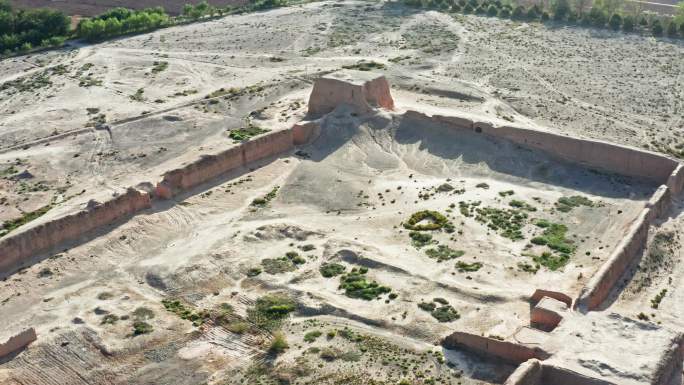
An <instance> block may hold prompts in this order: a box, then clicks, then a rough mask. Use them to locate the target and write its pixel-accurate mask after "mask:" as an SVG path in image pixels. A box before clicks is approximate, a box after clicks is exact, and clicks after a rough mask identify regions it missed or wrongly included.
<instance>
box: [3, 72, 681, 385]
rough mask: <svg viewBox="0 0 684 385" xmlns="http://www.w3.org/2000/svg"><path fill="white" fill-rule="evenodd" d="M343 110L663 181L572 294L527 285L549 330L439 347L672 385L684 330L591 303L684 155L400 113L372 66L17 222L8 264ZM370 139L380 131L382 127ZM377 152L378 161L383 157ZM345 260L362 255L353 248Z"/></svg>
mask: <svg viewBox="0 0 684 385" xmlns="http://www.w3.org/2000/svg"><path fill="white" fill-rule="evenodd" d="M347 110H352V111H353V113H351V114H349V116H352V117H354V116H358V115H369V116H370V115H373V114H377V115H378V117H379V118H378V120H382V122H386V121H391V120H392V118H396V119H397V120H400V119H407V120H409V121H410V120H414V121H420V122H423V123H425V124H428V125H431V124H434V125H440V127H446V128H447V129H449V130H452V131H453V132H452V134H454V135H463V136H466V135H468V137H469V138H472V137H476V138H477V137H485V138H491V139H493V140H496V141H499V142H505V143H506V145H507V146H519V147H520V148H524V149H526V150H533V151H536V152H539V153H542V154H543V156H544V157H548V158H549V159H553V160H554V161H558V162H562V164H563V165H567V164H569V165H571V166H572V167H581V168H585V169H588V170H594V171H597V172H605V173H611V174H617V175H621V176H625V177H629V178H636V179H639V180H642V179H643V180H647V181H648V183H652V184H655V185H657V186H658V187H657V189H656V191H655V193H654V194H653V195H652V197H651V198H650V199H649V200H648V201H647V202H646V203H645V204H644V205H643V208H642V207H641V206H640V211H639V213H638V215H636V216H635V217H634V218H630V219H629V220H628V222H627V227H626V228H625V229H624V231H623V236H622V240H621V241H620V242H618V243H617V245H616V246H615V247H614V249H612V251H611V252H610V256H609V257H608V258H607V259H606V260H605V261H604V262H603V264H602V265H601V266H600V268H598V270H597V272H596V273H595V274H594V275H593V276H592V277H591V278H590V280H589V281H588V283H587V284H586V285H585V286H584V287H583V288H582V289H581V290H580V291H579V294H578V295H577V296H576V298H574V299H573V298H572V297H571V296H570V295H568V294H565V293H562V292H556V291H552V290H554V289H556V288H555V287H538V288H537V289H538V290H537V291H536V292H535V293H534V294H532V293H530V303H531V304H532V309H531V317H530V320H531V322H532V323H533V324H534V323H536V324H538V325H541V326H543V329H544V331H541V330H536V329H534V328H530V327H529V326H528V325H520V329H518V331H517V332H516V333H514V334H512V335H507V336H504V337H493V336H482V335H477V334H473V333H469V332H465V331H460V330H454V331H453V333H451V334H449V335H447V336H445V337H444V339H443V341H442V345H443V346H444V347H445V348H447V349H465V350H471V351H474V352H476V353H478V354H482V355H486V356H492V357H496V358H499V359H503V360H505V361H508V362H513V363H515V364H520V367H519V368H518V370H516V371H515V372H514V373H513V375H512V376H511V377H510V378H509V380H508V381H507V382H506V384H511V385H512V384H519V385H520V384H528V385H536V384H548V385H550V384H553V385H564V384H580V385H583V384H597V385H598V384H620V385H622V384H624V385H632V384H642V383H649V384H654V385H655V384H663V385H665V384H667V383H668V381H670V379H671V377H672V376H673V375H674V373H676V372H677V371H678V370H680V369H681V362H682V346H683V341H684V339H683V337H682V334H681V333H677V332H675V331H671V330H668V329H666V328H662V327H658V326H653V325H648V324H644V323H641V322H638V321H633V320H630V319H626V318H624V317H620V316H617V315H612V314H606V313H603V312H593V311H592V310H596V309H598V308H599V307H600V306H601V305H602V304H603V303H604V301H605V299H606V298H607V296H608V295H609V293H610V292H611V291H612V290H613V289H614V288H615V286H616V284H617V283H618V282H619V280H620V279H621V277H622V276H623V275H624V274H625V272H626V271H627V270H628V268H629V267H630V266H633V265H634V263H635V262H636V261H637V260H638V258H639V257H640V253H641V251H642V249H643V248H644V246H645V244H646V241H647V236H648V230H649V228H650V226H652V225H653V224H654V223H655V221H656V220H657V219H658V218H662V217H663V216H664V215H666V214H667V212H668V210H669V209H670V202H671V199H672V198H673V197H674V196H677V195H679V194H680V192H681V190H682V188H683V187H682V186H683V185H684V172H683V171H682V165H681V164H679V162H677V161H675V160H673V159H670V158H668V157H665V156H662V155H659V154H656V153H652V152H647V151H642V150H639V149H635V148H630V147H625V146H619V145H615V144H611V143H606V142H602V141H596V140H588V139H581V138H572V137H567V136H562V135H558V134H553V133H550V132H541V131H537V130H533V129H530V128H526V127H518V126H510V125H497V124H494V123H492V122H489V121H480V120H477V119H472V118H470V117H465V116H459V115H458V114H454V115H441V114H427V113H425V112H421V111H414V110H408V111H401V110H400V109H399V108H397V106H395V102H394V100H393V98H392V96H391V94H390V87H389V83H388V81H387V79H385V78H384V77H383V76H375V75H373V74H369V73H356V72H352V71H343V72H340V73H335V74H332V75H329V76H326V77H324V78H321V79H319V80H317V81H316V83H315V84H314V86H313V91H312V93H311V96H310V100H309V111H308V112H309V114H308V116H307V119H308V120H307V121H303V122H301V123H299V124H296V125H294V126H293V127H292V128H289V129H284V130H279V131H274V132H270V133H267V134H263V135H260V136H257V137H255V138H252V139H251V140H248V141H245V142H242V143H240V144H238V145H235V146H233V147H230V148H228V149H225V150H223V151H219V152H215V153H210V154H204V155H202V156H200V157H199V158H198V159H195V160H193V161H190V162H187V163H186V164H184V165H182V166H181V167H178V168H174V169H172V170H168V171H166V172H164V173H163V175H161V176H160V179H159V180H158V181H156V182H154V183H150V184H149V185H146V187H139V188H133V187H131V188H129V189H127V190H126V191H125V193H122V194H119V195H117V196H115V197H112V199H111V200H109V201H106V202H102V203H99V202H93V203H92V204H89V205H87V207H84V208H83V209H82V210H81V211H78V212H77V213H73V214H70V215H66V216H62V217H59V218H54V219H51V220H49V221H46V222H43V223H38V224H36V225H31V226H27V227H26V228H23V229H22V228H20V229H19V230H18V231H16V232H14V233H12V234H10V235H8V236H5V237H4V238H2V239H0V274H3V275H6V276H7V275H11V274H13V273H14V272H16V271H17V270H18V269H20V268H22V267H25V266H27V265H30V264H31V263H32V262H33V261H34V260H35V258H36V257H38V256H39V255H40V254H48V253H50V252H51V251H54V250H56V249H58V248H59V247H60V246H61V245H63V244H64V243H66V242H78V240H79V239H81V238H82V237H83V236H84V235H86V234H88V233H90V232H93V231H96V230H100V231H102V230H103V228H104V227H105V226H106V225H108V224H111V223H114V222H117V221H125V220H127V219H128V218H131V217H133V216H135V215H137V214H139V213H141V212H145V211H146V210H150V209H152V208H154V207H155V204H157V202H164V201H167V200H171V203H173V199H174V198H175V197H177V196H179V195H182V194H184V193H187V192H188V191H191V190H193V189H197V188H200V187H201V186H202V185H203V184H205V183H208V182H211V181H212V180H215V179H216V178H219V177H221V176H224V175H226V174H227V173H230V172H234V171H236V170H239V169H243V168H246V167H251V166H253V165H254V164H255V162H258V161H264V160H269V159H272V158H274V157H276V156H278V155H281V154H288V153H289V152H291V151H293V150H294V149H295V146H302V145H306V144H309V143H312V142H315V141H316V140H317V138H322V140H324V141H325V140H328V141H330V142H331V143H332V142H334V141H335V140H336V138H334V135H336V134H337V133H336V132H332V131H327V132H326V131H325V129H326V127H327V128H328V129H331V127H332V128H339V129H340V132H344V131H343V129H345V127H343V126H344V123H339V124H338V125H336V123H335V119H337V118H338V117H337V116H336V115H335V114H336V113H340V114H343V113H346V111H347ZM345 116H346V115H345ZM330 121H332V123H331V122H330ZM378 125H379V124H378ZM364 134H367V135H370V136H373V134H374V132H373V131H372V129H371V130H369V131H368V132H367V133H364ZM373 139H375V140H378V138H377V137H373ZM380 139H383V138H380ZM407 141H408V139H407ZM497 143H498V142H497ZM331 147H334V146H331ZM320 148H322V149H325V150H328V152H329V153H333V152H334V151H336V150H337V148H332V149H328V148H326V147H324V146H321V147H320ZM319 150H320V149H319ZM319 152H323V150H320V151H319ZM328 155H329V154H328ZM316 156H317V154H314V158H315V161H317V162H320V161H322V160H323V159H324V158H325V156H319V157H318V158H316ZM377 162H378V163H379V164H382V160H377ZM568 167H570V166H568ZM153 177H154V176H153ZM302 178H303V177H302ZM387 191H389V190H387ZM167 203H168V202H167ZM348 258H360V257H358V256H355V255H354V256H353V257H351V256H348ZM401 272H402V270H401V269H396V271H394V273H395V274H397V275H399V274H400V273H401ZM387 279H391V278H389V277H388V278H387ZM625 328H627V329H629V330H631V331H633V335H634V336H635V337H634V338H633V339H632V340H631V341H629V340H628V341H625V342H624V344H625V346H624V347H623V348H621V349H620V351H619V354H618V355H616V354H615V346H614V344H615V341H616V340H620V339H621V338H624V337H625V335H624V334H623V332H624V331H623V329H625ZM31 330H32V329H29V331H27V332H25V333H22V334H21V335H19V336H18V337H16V338H14V339H11V340H10V341H8V342H7V343H6V344H5V345H3V346H5V348H1V347H0V357H2V356H3V355H8V354H10V353H12V352H14V351H16V350H17V349H18V348H21V347H23V346H25V345H26V344H27V343H29V342H30V340H35V338H36V336H35V332H31ZM646 343H650V344H653V345H654V346H655V348H654V349H655V351H657V352H658V354H655V355H649V356H648V357H643V356H642V355H640V352H639V346H641V345H642V344H646ZM620 346H622V345H620ZM630 347H631V348H630ZM2 349H4V350H2ZM587 349H590V350H591V351H592V358H591V360H590V361H591V362H588V361H587V360H583V358H582V357H581V354H582V352H583V351H584V350H587ZM2 352H5V353H4V354H2ZM634 362H638V363H639V365H637V367H636V368H635V365H633V364H632V363H634ZM604 368H609V369H608V370H604ZM606 371H609V372H610V373H606Z"/></svg>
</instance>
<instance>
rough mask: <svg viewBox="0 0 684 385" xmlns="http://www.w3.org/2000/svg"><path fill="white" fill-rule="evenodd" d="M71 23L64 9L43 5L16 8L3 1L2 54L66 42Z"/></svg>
mask: <svg viewBox="0 0 684 385" xmlns="http://www.w3.org/2000/svg"><path fill="white" fill-rule="evenodd" d="M69 26H70V19H69V17H68V16H66V15H64V14H63V13H62V12H59V11H54V10H50V9H40V8H39V9H29V10H15V9H13V8H12V6H11V5H10V4H9V2H7V0H0V53H2V54H4V55H7V54H11V53H12V52H19V51H20V52H26V51H29V50H31V49H33V48H34V47H42V46H58V45H62V44H63V43H64V40H65V39H66V38H67V36H68V34H69Z"/></svg>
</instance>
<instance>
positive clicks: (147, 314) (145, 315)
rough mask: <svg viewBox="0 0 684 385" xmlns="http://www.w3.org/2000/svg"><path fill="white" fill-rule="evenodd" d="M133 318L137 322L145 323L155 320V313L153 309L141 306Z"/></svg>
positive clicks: (135, 311)
mask: <svg viewBox="0 0 684 385" xmlns="http://www.w3.org/2000/svg"><path fill="white" fill-rule="evenodd" d="M133 317H134V318H135V319H136V320H139V321H144V320H148V319H152V318H154V312H153V311H152V310H151V309H148V308H146V307H144V306H141V307H138V308H136V309H135V310H134V311H133Z"/></svg>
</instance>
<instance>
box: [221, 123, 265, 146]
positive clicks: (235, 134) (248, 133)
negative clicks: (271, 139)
mask: <svg viewBox="0 0 684 385" xmlns="http://www.w3.org/2000/svg"><path fill="white" fill-rule="evenodd" d="M268 131H269V130H267V129H265V128H261V127H258V126H255V125H253V124H251V123H250V124H249V125H248V126H247V127H243V128H238V129H237V130H230V132H229V133H228V137H229V138H231V139H233V140H234V141H235V142H236V143H237V142H244V141H247V140H250V139H251V138H252V137H255V136H257V135H261V134H264V133H266V132H268Z"/></svg>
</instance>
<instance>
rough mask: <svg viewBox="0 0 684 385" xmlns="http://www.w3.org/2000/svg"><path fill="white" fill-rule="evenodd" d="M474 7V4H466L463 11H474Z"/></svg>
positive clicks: (466, 12)
mask: <svg viewBox="0 0 684 385" xmlns="http://www.w3.org/2000/svg"><path fill="white" fill-rule="evenodd" d="M473 11H474V9H473V6H472V5H470V4H466V5H465V7H463V13H465V14H468V13H473Z"/></svg>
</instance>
